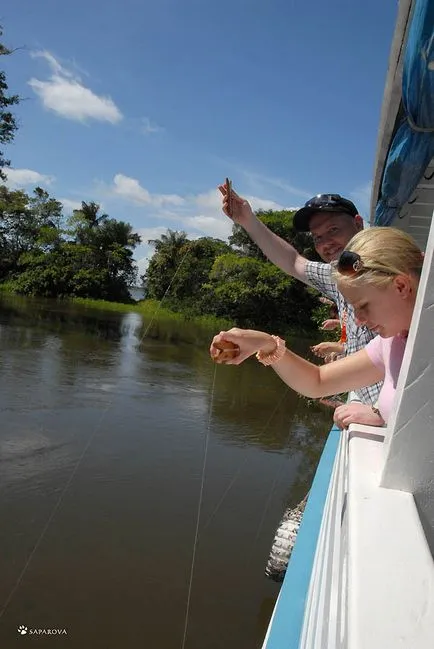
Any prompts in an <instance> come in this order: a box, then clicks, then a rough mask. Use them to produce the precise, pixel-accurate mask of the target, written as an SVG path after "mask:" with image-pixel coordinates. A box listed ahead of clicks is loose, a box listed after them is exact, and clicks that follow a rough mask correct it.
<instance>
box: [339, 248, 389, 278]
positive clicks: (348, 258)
mask: <svg viewBox="0 0 434 649" xmlns="http://www.w3.org/2000/svg"><path fill="white" fill-rule="evenodd" d="M335 264H336V268H337V270H338V272H339V273H340V274H341V275H344V276H345V277H354V275H357V273H360V272H361V271H364V270H374V271H376V272H377V273H384V274H385V275H396V274H397V272H395V271H393V270H392V269H391V268H387V267H386V266H383V267H381V266H365V264H364V263H363V261H362V258H361V257H360V255H359V254H358V253H357V252H352V250H344V251H343V252H342V253H341V256H340V257H339V259H338V260H337V262H335ZM398 274H399V271H398Z"/></svg>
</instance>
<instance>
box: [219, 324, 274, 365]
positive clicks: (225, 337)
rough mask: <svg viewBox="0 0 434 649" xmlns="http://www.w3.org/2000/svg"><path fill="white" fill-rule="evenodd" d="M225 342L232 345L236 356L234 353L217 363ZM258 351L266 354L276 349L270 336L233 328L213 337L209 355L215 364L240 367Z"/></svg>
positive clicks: (251, 330) (259, 332)
mask: <svg viewBox="0 0 434 649" xmlns="http://www.w3.org/2000/svg"><path fill="white" fill-rule="evenodd" d="M225 342H229V343H234V344H235V345H236V349H237V350H238V353H237V354H236V355H235V353H234V355H233V357H232V358H227V360H226V358H224V360H222V361H219V357H220V355H221V353H222V349H223V350H225ZM260 349H261V350H262V351H264V352H265V353H266V354H268V353H271V352H273V351H274V350H275V349H276V343H275V341H274V339H273V337H272V336H271V335H270V334H267V333H264V332H263V331H254V330H253V329H238V328H237V327H234V328H233V329H229V331H221V332H220V333H219V334H217V336H214V338H213V340H212V343H211V346H210V348H209V353H210V355H211V358H212V359H213V360H214V361H216V362H217V363H218V362H224V363H225V364H227V365H240V363H242V362H243V361H245V360H246V358H249V356H253V354H256V352H258V351H259V350H260Z"/></svg>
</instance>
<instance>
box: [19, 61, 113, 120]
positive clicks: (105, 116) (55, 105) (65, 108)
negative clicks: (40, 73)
mask: <svg viewBox="0 0 434 649" xmlns="http://www.w3.org/2000/svg"><path fill="white" fill-rule="evenodd" d="M32 56H33V57H34V58H35V57H40V58H43V59H44V60H45V61H46V62H47V63H48V65H49V66H50V68H51V71H52V74H51V76H50V77H49V79H47V80H45V81H41V80H39V79H35V78H32V79H30V81H29V82H28V83H29V85H30V86H31V88H32V89H33V91H34V92H35V93H36V94H37V95H38V97H39V98H40V99H41V101H42V103H43V105H44V106H45V108H47V109H48V110H52V111H53V112H55V113H57V114H58V115H60V116H61V117H65V118H66V119H72V120H75V121H78V122H87V121H88V120H90V119H94V120H97V121H100V122H110V124H117V123H118V122H120V121H121V119H122V117H123V115H122V113H121V111H120V110H119V108H118V107H117V106H116V104H115V103H114V101H113V100H112V99H111V98H110V97H104V96H102V95H97V94H96V93H94V92H93V91H92V90H90V89H89V88H87V87H86V86H84V85H83V84H82V82H81V79H80V77H78V76H77V75H76V74H75V73H73V72H72V71H70V70H68V69H66V68H65V67H63V66H62V65H61V64H60V63H59V61H57V59H56V58H55V57H54V56H53V55H52V54H51V53H50V52H47V51H41V52H34V53H33V54H32Z"/></svg>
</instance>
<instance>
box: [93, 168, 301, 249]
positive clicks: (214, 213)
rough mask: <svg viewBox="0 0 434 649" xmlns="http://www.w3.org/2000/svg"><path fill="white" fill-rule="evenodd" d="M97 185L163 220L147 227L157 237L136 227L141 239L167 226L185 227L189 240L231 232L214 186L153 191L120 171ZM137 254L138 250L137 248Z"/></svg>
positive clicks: (268, 205)
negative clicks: (185, 192) (157, 225)
mask: <svg viewBox="0 0 434 649" xmlns="http://www.w3.org/2000/svg"><path fill="white" fill-rule="evenodd" d="M100 187H101V190H102V195H103V196H106V197H107V196H110V197H116V198H118V199H123V200H125V201H128V202H130V203H133V204H136V205H139V206H141V207H142V208H143V217H145V218H146V217H147V216H148V215H149V216H152V218H153V219H155V218H158V219H159V220H160V221H162V222H164V223H165V227H161V228H151V231H158V234H157V236H153V235H149V236H148V230H149V229H147V228H145V229H144V230H137V231H138V232H139V234H140V235H141V236H142V238H143V241H145V240H147V239H149V238H158V236H160V234H162V233H163V232H165V231H166V230H167V228H171V229H175V230H185V231H186V232H187V234H188V237H189V238H190V239H194V238H198V237H201V236H208V237H215V238H218V239H223V240H226V239H227V238H228V237H229V236H230V234H231V232H232V226H233V223H232V221H231V220H230V219H228V218H227V217H226V216H225V215H224V214H223V212H222V202H221V194H220V192H219V191H218V189H217V188H213V189H210V190H209V191H206V192H202V193H200V194H190V195H185V196H180V195H179V194H157V193H155V194H154V193H152V192H150V191H149V190H148V189H147V188H146V187H143V186H142V185H141V184H140V182H139V180H138V179H137V178H131V177H130V176H126V175H124V174H121V173H118V174H116V175H115V176H114V178H113V182H112V184H111V185H110V186H108V187H107V185H105V186H104V184H101V186H100ZM246 198H247V199H248V200H249V202H250V204H251V206H252V208H253V209H254V210H259V209H262V210H282V209H295V208H290V207H285V206H283V205H281V204H279V203H277V202H276V201H272V200H268V199H264V198H260V197H258V196H247V197H246ZM139 254H142V253H141V252H140V251H139ZM146 254H147V251H146V252H145V255H146ZM145 255H143V256H145Z"/></svg>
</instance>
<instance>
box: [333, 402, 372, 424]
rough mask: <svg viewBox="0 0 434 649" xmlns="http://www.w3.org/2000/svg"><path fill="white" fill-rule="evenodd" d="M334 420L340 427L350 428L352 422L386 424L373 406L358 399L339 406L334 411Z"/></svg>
mask: <svg viewBox="0 0 434 649" xmlns="http://www.w3.org/2000/svg"><path fill="white" fill-rule="evenodd" d="M333 421H334V422H335V424H336V425H337V426H338V427H339V428H348V426H349V425H350V424H366V425H367V426H384V419H383V418H382V417H381V416H380V415H377V414H375V412H374V411H373V410H372V408H371V406H368V405H366V403H359V402H358V401H354V402H352V403H346V404H345V405H343V406H338V407H337V408H336V410H335V412H334V415H333Z"/></svg>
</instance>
